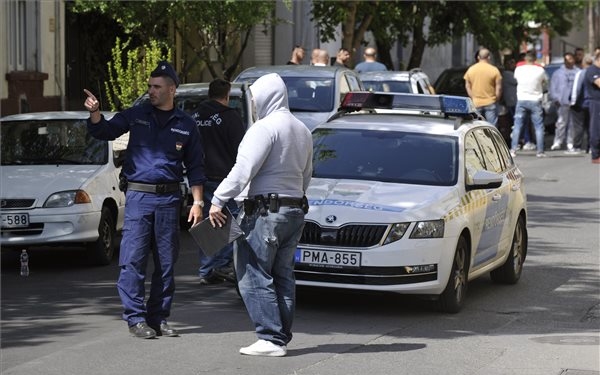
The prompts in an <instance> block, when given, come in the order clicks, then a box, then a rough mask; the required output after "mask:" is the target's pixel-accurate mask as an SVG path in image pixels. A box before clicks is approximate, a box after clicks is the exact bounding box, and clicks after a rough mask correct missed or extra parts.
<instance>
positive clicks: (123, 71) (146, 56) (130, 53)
mask: <svg viewBox="0 0 600 375" xmlns="http://www.w3.org/2000/svg"><path fill="white" fill-rule="evenodd" d="M130 42H131V40H127V41H125V42H121V39H120V38H117V39H116V41H115V45H114V47H113V49H112V60H111V61H109V62H108V64H107V65H108V82H105V85H106V91H107V93H108V96H107V100H108V104H109V106H110V110H111V111H120V110H122V109H124V108H125V107H127V106H130V105H131V104H132V103H133V101H134V100H135V99H136V98H137V97H138V96H140V95H142V94H143V93H144V92H145V91H146V89H147V87H148V77H150V73H151V72H152V70H154V68H156V66H157V65H158V62H159V61H161V60H167V61H171V56H172V51H171V49H170V48H168V47H167V46H166V45H165V44H164V43H161V42H158V41H156V40H151V41H150V42H149V43H148V44H145V45H143V46H142V47H136V48H129V44H130ZM163 51H166V52H165V53H163Z"/></svg>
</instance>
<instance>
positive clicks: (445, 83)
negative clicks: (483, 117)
mask: <svg viewBox="0 0 600 375" xmlns="http://www.w3.org/2000/svg"><path fill="white" fill-rule="evenodd" d="M467 69H469V67H468V66H461V67H458V68H449V69H446V70H444V71H443V72H442V74H440V75H439V77H438V78H437V79H436V80H435V83H434V84H433V87H434V88H435V93H436V94H438V95H441V94H444V95H458V96H468V95H467V89H466V88H465V80H464V79H463V77H464V75H465V73H466V71H467Z"/></svg>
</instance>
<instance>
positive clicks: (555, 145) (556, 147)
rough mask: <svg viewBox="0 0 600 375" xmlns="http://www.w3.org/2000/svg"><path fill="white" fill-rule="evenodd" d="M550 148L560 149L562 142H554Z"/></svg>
mask: <svg viewBox="0 0 600 375" xmlns="http://www.w3.org/2000/svg"><path fill="white" fill-rule="evenodd" d="M550 150H552V151H554V150H560V143H554V144H553V145H552V147H550Z"/></svg>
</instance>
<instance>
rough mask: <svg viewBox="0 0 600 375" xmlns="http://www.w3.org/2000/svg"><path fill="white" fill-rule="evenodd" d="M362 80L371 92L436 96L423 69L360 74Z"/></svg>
mask: <svg viewBox="0 0 600 375" xmlns="http://www.w3.org/2000/svg"><path fill="white" fill-rule="evenodd" d="M360 80H361V81H362V83H363V84H364V85H365V88H366V89H367V90H369V91H382V92H400V93H407V94H426V95H434V94H435V90H434V88H433V85H432V84H431V82H430V80H429V77H428V76H427V74H425V72H423V71H422V70H421V69H418V68H415V69H411V70H409V71H390V70H388V71H385V72H364V73H360Z"/></svg>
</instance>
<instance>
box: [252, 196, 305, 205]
mask: <svg viewBox="0 0 600 375" xmlns="http://www.w3.org/2000/svg"><path fill="white" fill-rule="evenodd" d="M259 197H260V196H259ZM262 199H263V202H264V203H265V204H266V205H267V207H268V206H269V199H270V198H269V197H262ZM249 200H250V201H255V202H256V201H257V200H258V199H249ZM277 202H278V204H279V206H286V207H302V198H287V197H279V198H277Z"/></svg>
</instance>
